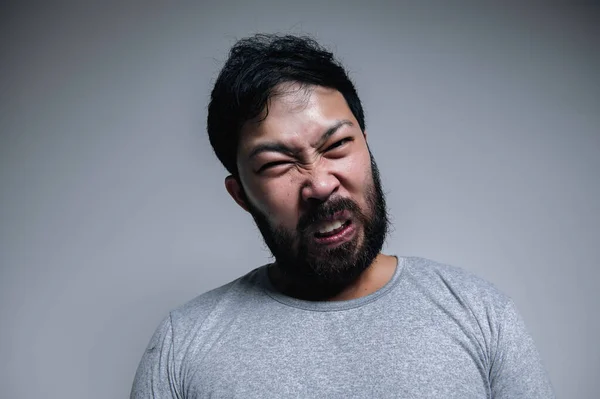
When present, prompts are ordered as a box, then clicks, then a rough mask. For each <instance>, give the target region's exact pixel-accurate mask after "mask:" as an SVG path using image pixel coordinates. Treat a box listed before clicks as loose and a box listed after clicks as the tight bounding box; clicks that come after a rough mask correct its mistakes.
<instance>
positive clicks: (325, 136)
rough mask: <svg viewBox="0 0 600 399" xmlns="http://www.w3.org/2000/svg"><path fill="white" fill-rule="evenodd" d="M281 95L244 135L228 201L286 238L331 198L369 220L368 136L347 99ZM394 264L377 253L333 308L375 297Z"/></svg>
mask: <svg viewBox="0 0 600 399" xmlns="http://www.w3.org/2000/svg"><path fill="white" fill-rule="evenodd" d="M277 89H278V90H277V92H278V94H277V95H275V96H273V97H272V98H271V99H270V101H269V104H268V114H267V117H266V118H264V113H263V115H261V118H259V121H250V122H248V123H246V125H245V126H244V127H243V129H242V132H241V136H240V141H239V147H238V155H237V165H238V171H239V180H238V178H235V177H233V176H228V177H227V178H226V179H225V187H226V189H227V191H228V193H229V194H230V195H231V197H232V198H233V199H234V200H235V202H236V203H237V204H238V205H239V206H241V207H242V208H243V209H244V210H246V211H248V210H249V208H248V205H247V203H246V201H250V202H251V203H252V205H253V206H254V207H255V208H256V209H259V210H260V211H261V212H262V213H263V214H265V215H267V217H268V219H269V221H270V223H271V224H272V225H275V226H281V227H283V228H285V229H289V230H294V229H295V228H296V226H297V224H298V220H299V218H300V217H301V216H302V215H303V214H304V213H305V212H307V209H309V207H310V206H311V204H314V203H321V202H325V201H327V200H328V199H331V198H337V197H343V198H350V199H352V200H353V201H355V202H356V203H357V204H358V205H359V207H360V208H361V209H362V210H363V212H366V213H367V214H370V212H369V207H368V205H367V200H366V195H365V190H366V188H367V187H371V186H372V184H373V179H372V174H371V167H370V155H369V150H368V147H367V141H366V133H363V132H362V131H361V129H360V126H359V124H358V121H357V120H356V118H355V117H354V115H353V114H352V111H351V110H350V108H349V107H348V105H347V103H346V101H345V99H344V97H343V96H342V94H341V93H340V92H338V91H336V90H334V89H330V88H325V87H320V86H310V87H302V86H300V85H298V84H287V85H285V86H281V87H278V88H277ZM262 118H264V120H262ZM357 233H358V235H359V242H362V240H363V239H364V230H363V228H362V225H358V226H357ZM396 264H397V259H396V258H395V257H391V256H387V255H384V254H381V253H380V254H379V255H377V257H376V258H375V260H374V261H373V262H372V264H371V265H370V266H369V267H368V268H367V269H366V270H365V271H364V272H363V273H362V274H361V276H360V277H359V278H358V279H357V280H355V281H354V283H352V284H351V285H349V286H347V287H346V288H345V289H344V290H342V291H341V292H340V293H339V294H337V295H335V296H334V297H331V298H329V300H349V299H354V298H359V297H362V296H366V295H369V294H371V293H373V292H375V291H377V290H378V289H380V288H381V287H383V286H384V285H385V284H386V283H387V282H388V281H389V280H390V279H391V277H392V275H393V273H394V271H395V268H396ZM269 274H270V275H269V277H270V279H271V281H272V283H273V285H274V286H275V287H276V288H277V289H279V290H280V291H282V292H284V293H286V292H289V291H294V292H295V293H297V292H298V287H293V285H294V282H293V281H286V280H285V276H284V275H283V274H281V273H279V272H278V269H277V267H276V265H274V267H271V268H270V271H269ZM292 287H293V288H294V289H293V290H292V289H291V288H292ZM300 291H301V290H300ZM294 296H296V297H298V296H300V297H301V295H298V294H296V295H294Z"/></svg>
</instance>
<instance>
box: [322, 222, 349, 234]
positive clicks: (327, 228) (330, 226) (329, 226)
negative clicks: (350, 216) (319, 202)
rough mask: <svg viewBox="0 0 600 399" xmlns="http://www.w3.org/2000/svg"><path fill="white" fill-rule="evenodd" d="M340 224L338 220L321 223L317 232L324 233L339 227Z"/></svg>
mask: <svg viewBox="0 0 600 399" xmlns="http://www.w3.org/2000/svg"><path fill="white" fill-rule="evenodd" d="M342 224H343V223H342V222H341V221H339V220H336V221H333V222H331V223H323V224H322V225H321V228H320V229H319V230H318V231H319V234H326V233H329V232H330V231H333V230H335V229H339V228H340V227H342Z"/></svg>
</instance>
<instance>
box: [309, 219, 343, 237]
mask: <svg viewBox="0 0 600 399" xmlns="http://www.w3.org/2000/svg"><path fill="white" fill-rule="evenodd" d="M350 223H351V221H350V220H346V221H342V220H334V221H331V222H326V223H321V225H320V226H319V229H318V230H317V232H316V233H315V237H317V238H325V237H331V236H334V235H336V234H339V233H340V232H342V231H343V230H344V229H345V228H346V227H348V226H349V225H350Z"/></svg>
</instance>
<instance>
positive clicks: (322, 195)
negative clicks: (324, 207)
mask: <svg viewBox="0 0 600 399" xmlns="http://www.w3.org/2000/svg"><path fill="white" fill-rule="evenodd" d="M339 186H340V181H339V180H338V178H337V177H336V176H335V175H334V174H333V173H331V172H330V171H328V170H325V169H324V168H317V169H314V170H312V172H311V174H310V175H309V176H308V177H307V181H306V182H305V184H304V186H303V187H302V200H303V201H304V202H325V201H327V199H328V198H329V197H330V196H331V195H332V194H334V193H335V192H336V191H337V190H338V188H339Z"/></svg>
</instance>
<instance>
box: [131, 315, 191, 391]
mask: <svg viewBox="0 0 600 399" xmlns="http://www.w3.org/2000/svg"><path fill="white" fill-rule="evenodd" d="M173 353H174V351H173V328H172V324H171V317H170V316H169V317H167V318H165V319H164V320H163V321H162V323H161V324H160V325H159V326H158V328H157V329H156V331H155V333H154V335H153V336H152V339H151V340H150V343H149V344H148V347H147V348H146V351H145V352H144V355H143V356H142V360H141V361H140V364H139V366H138V369H137V372H136V374H135V378H134V381H133V387H132V388H131V395H130V398H131V399H142V398H153V399H174V398H180V397H181V396H180V395H179V393H178V390H177V386H176V383H175V380H176V378H175V373H174V369H175V367H174V355H173Z"/></svg>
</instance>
